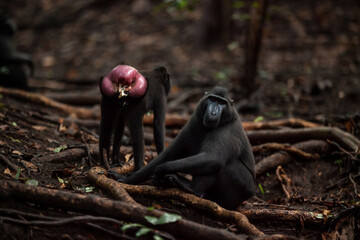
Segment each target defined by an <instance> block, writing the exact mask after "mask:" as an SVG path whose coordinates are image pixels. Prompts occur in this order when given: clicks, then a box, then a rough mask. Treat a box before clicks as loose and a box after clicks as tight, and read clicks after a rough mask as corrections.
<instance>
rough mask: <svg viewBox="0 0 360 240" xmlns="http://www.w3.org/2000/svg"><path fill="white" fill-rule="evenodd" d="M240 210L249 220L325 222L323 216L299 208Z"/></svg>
mask: <svg viewBox="0 0 360 240" xmlns="http://www.w3.org/2000/svg"><path fill="white" fill-rule="evenodd" d="M237 211H239V212H241V213H242V214H244V215H245V216H247V217H248V218H249V220H250V221H254V222H257V221H283V222H290V223H293V224H294V223H300V224H301V226H305V225H307V226H309V227H311V226H312V227H314V226H321V225H323V224H325V223H326V221H325V219H324V218H317V216H318V214H317V213H313V212H305V211H301V210H285V209H271V208H268V209H241V208H239V209H238V210H237Z"/></svg>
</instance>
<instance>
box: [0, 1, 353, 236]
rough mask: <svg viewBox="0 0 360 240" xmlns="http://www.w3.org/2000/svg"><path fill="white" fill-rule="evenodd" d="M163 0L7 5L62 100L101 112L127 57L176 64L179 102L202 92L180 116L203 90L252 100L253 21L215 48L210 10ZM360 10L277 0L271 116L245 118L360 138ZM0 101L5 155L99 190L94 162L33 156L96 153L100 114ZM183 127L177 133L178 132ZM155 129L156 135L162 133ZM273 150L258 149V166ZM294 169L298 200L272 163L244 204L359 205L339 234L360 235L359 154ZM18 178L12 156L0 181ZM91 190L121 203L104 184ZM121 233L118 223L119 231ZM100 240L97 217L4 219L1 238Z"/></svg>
mask: <svg viewBox="0 0 360 240" xmlns="http://www.w3.org/2000/svg"><path fill="white" fill-rule="evenodd" d="M160 3H161V1H147V0H136V1H112V0H110V1H96V0H94V1H85V0H79V1H70V0H61V1H60V0H43V1H25V2H23V1H19V0H18V1H3V2H1V3H0V9H2V10H3V11H4V12H5V13H7V14H8V15H9V16H11V17H12V18H13V19H14V20H15V21H16V23H17V25H18V31H17V32H16V34H15V37H14V42H16V45H17V49H18V50H20V51H23V52H27V53H30V54H31V55H32V58H33V61H34V64H35V76H34V77H33V78H31V79H30V80H29V85H30V88H31V91H33V92H36V93H40V94H44V95H46V96H50V97H51V96H53V97H54V98H55V97H56V96H59V95H65V96H66V94H69V93H78V94H79V93H80V94H82V93H84V94H88V95H90V96H93V98H94V99H95V101H93V102H92V103H90V104H86V106H85V107H86V108H89V109H93V110H94V111H99V104H98V101H97V102H96V99H99V97H100V93H99V92H98V79H99V77H100V76H103V75H105V74H106V73H107V72H108V71H110V70H111V69H112V68H113V67H114V66H116V65H118V64H121V63H126V64H129V65H132V66H134V67H136V68H138V69H151V68H154V67H155V66H159V65H162V66H165V67H166V68H167V70H168V71H169V73H170V75H171V80H172V84H173V86H172V89H171V93H170V96H169V106H170V105H171V102H172V101H174V100H176V99H177V98H178V97H179V96H181V94H183V93H184V92H192V93H190V94H189V97H188V98H186V99H185V100H184V101H182V102H180V104H173V105H171V107H169V109H168V112H169V113H178V114H180V115H183V116H189V115H190V114H191V113H192V112H193V110H194V108H195V105H196V103H197V101H198V100H199V99H200V98H201V96H202V94H203V92H205V91H207V90H208V89H210V88H211V87H212V86H214V85H224V86H227V87H228V88H230V90H231V92H232V94H233V98H234V100H235V103H239V102H240V101H242V100H244V96H243V95H242V94H241V85H239V82H240V80H239V79H240V76H241V74H242V73H243V67H242V66H243V65H244V56H245V54H244V53H245V50H244V39H245V34H246V31H245V30H244V27H245V24H244V22H241V21H240V20H237V21H235V24H234V25H235V29H234V30H233V32H232V38H231V40H230V41H229V42H227V43H219V44H216V45H212V46H210V47H203V46H199V45H198V44H197V43H196V36H197V31H198V27H199V26H198V20H199V18H200V10H199V7H195V9H194V10H193V11H189V10H183V11H179V10H174V9H170V8H165V9H160V10H156V9H154V8H155V7H156V6H158V5H159V4H160ZM359 13H360V2H359V1H335V0H332V1H316V2H314V1H308V0H306V1H290V2H289V1H284V0H281V1H276V3H275V2H274V3H273V2H271V4H270V8H269V12H268V15H269V16H268V19H267V22H266V26H265V28H264V36H263V44H262V49H261V54H260V61H259V76H258V78H257V79H256V81H257V83H258V84H259V86H260V87H259V91H258V92H257V93H256V94H257V97H256V98H255V99H256V104H257V105H258V106H259V109H258V110H259V111H257V112H250V113H248V112H240V113H241V114H242V118H243V120H244V121H253V120H255V119H259V116H261V117H263V119H264V120H271V119H283V118H288V117H297V118H302V119H306V120H309V121H313V122H317V123H319V124H323V125H325V126H335V127H339V128H340V129H342V130H344V131H347V132H350V133H351V134H354V135H355V136H357V137H360V130H359V129H360V128H359V126H360V113H359V106H360V77H359V70H360V29H359V26H360V14H359ZM239 89H240V90H239ZM0 97H1V98H0V132H1V134H0V153H1V154H2V155H3V156H5V157H6V158H7V159H8V160H10V161H11V162H12V163H14V164H16V165H17V166H20V167H21V168H22V169H23V173H24V174H26V175H27V176H28V177H29V178H31V179H35V180H36V181H37V182H38V186H42V187H46V188H50V189H63V190H64V191H71V192H80V193H84V194H90V193H85V188H86V187H90V186H93V184H92V183H91V182H89V181H88V179H87V171H88V170H89V169H90V167H89V159H87V158H86V157H85V158H83V159H77V160H76V161H69V162H59V163H49V162H44V163H40V164H39V163H36V164H34V162H32V160H33V159H34V158H36V157H39V156H46V155H50V154H56V151H61V150H62V149H61V148H60V147H61V146H65V147H64V148H66V149H69V148H73V147H79V146H81V147H83V148H86V145H88V144H93V143H98V135H99V125H98V120H96V119H93V120H91V121H93V122H92V123H93V124H84V122H80V121H75V120H74V117H75V116H69V115H68V114H66V113H64V112H62V111H60V110H57V109H55V108H52V107H47V106H44V105H43V104H39V103H36V102H32V101H28V100H23V99H20V98H17V97H14V96H10V95H6V94H2V95H0ZM55 99H56V98H55ZM70 104H72V103H71V101H70ZM73 105H79V104H78V103H73ZM80 105H81V103H80ZM83 105H85V104H83ZM71 119H72V120H71ZM172 130H174V129H168V130H167V135H168V136H169V137H170V132H171V131H172ZM146 131H150V132H151V129H149V128H147V130H146ZM127 137H128V136H127ZM127 144H129V141H127ZM146 147H147V149H148V150H149V149H153V144H151V143H147V146H146ZM270 153H271V152H265V153H261V154H259V155H257V156H256V161H260V159H262V158H264V157H265V156H267V155H269V154H270ZM351 154H352V155H351ZM354 156H355V157H354ZM94 157H95V158H96V157H97V156H94ZM283 169H284V171H285V172H286V174H287V176H288V177H290V179H291V184H292V189H293V191H292V192H293V195H292V196H291V198H290V199H287V198H286V197H285V194H284V191H283V190H282V187H281V184H280V182H279V180H278V178H277V176H276V174H275V170H272V171H269V172H267V173H266V174H262V175H260V176H257V179H256V184H257V186H261V187H262V189H263V190H261V189H260V187H259V188H257V190H256V196H255V197H253V198H251V199H249V200H248V201H247V203H245V204H244V206H242V207H243V208H244V209H251V208H259V209H263V208H282V209H285V208H286V209H293V210H295V209H296V210H303V211H310V212H316V213H323V214H324V215H323V217H327V215H326V213H327V211H330V212H331V213H332V214H334V215H335V214H339V213H341V212H343V211H347V210H348V209H351V208H353V209H354V212H353V213H352V215H349V217H348V218H347V219H345V220H344V221H343V223H342V225H341V226H340V227H339V228H338V229H337V230H338V232H337V236H336V237H337V239H360V235H359V229H360V222H359V216H360V215H359V206H360V201H359V200H360V194H359V191H360V185H359V179H360V168H359V158H358V156H357V155H356V153H350V154H347V153H344V152H343V151H341V150H339V149H337V150H336V151H334V152H333V153H332V154H330V155H324V156H321V159H320V160H317V161H308V160H306V161H304V160H301V159H297V160H296V161H294V162H291V163H290V164H288V165H286V166H283ZM15 175H16V171H14V170H13V169H11V168H9V166H8V164H6V163H5V162H3V161H1V160H0V179H1V180H12V181H20V180H15V178H16V177H15ZM20 179H21V181H23V180H24V179H22V178H21V177H20ZM63 180H64V181H66V182H65V183H64V182H62V181H63ZM0 192H1V191H0ZM91 194H97V195H100V196H104V197H109V198H111V197H110V196H109V195H108V194H107V193H105V192H103V191H102V190H101V189H98V188H95V190H93V192H91ZM0 199H1V198H0ZM135 200H137V201H138V202H140V203H143V204H144V205H146V206H151V205H152V206H155V207H156V208H159V209H163V210H164V211H170V212H175V213H180V214H181V215H182V216H183V217H184V218H187V219H190V220H193V221H195V222H199V223H203V224H206V225H209V226H214V227H221V228H224V229H228V230H229V231H234V232H236V233H238V234H239V232H237V230H236V229H235V230H234V229H233V227H232V226H231V225H229V224H227V223H223V222H219V221H217V220H216V219H215V220H214V219H213V218H211V217H209V216H204V215H203V214H202V213H201V212H200V211H198V210H193V209H189V208H187V207H185V206H184V205H183V204H182V203H176V202H173V203H170V204H169V202H167V201H165V200H164V201H162V200H159V199H157V200H154V199H146V198H145V199H144V198H143V199H135ZM0 208H1V209H5V208H6V209H18V210H22V211H24V212H33V213H38V214H39V213H41V214H42V215H44V216H56V217H65V216H74V215H78V213H74V212H66V211H62V210H59V209H48V208H42V207H41V206H37V205H34V204H29V203H24V202H15V201H14V202H7V201H5V202H4V201H0ZM1 209H0V216H1V215H2V212H1ZM350 216H351V217H350ZM252 223H253V224H254V225H255V226H256V227H258V228H259V229H260V230H261V231H263V232H264V233H266V234H284V235H287V236H290V237H294V238H304V239H333V238H332V237H330V236H328V235H327V233H328V232H329V231H330V230H333V229H334V227H333V226H332V225H331V224H326V225H324V226H322V227H319V226H315V227H313V226H307V225H305V226H304V225H303V223H302V224H301V221H299V222H298V223H297V224H295V225H294V224H293V223H289V222H286V221H282V220H281V219H279V221H266V219H265V220H262V221H255V222H252ZM109 228H112V229H113V230H114V229H115V230H116V227H114V226H109ZM115 230H114V231H115ZM117 230H118V229H117ZM118 231H119V230H118ZM127 236H128V237H131V238H132V237H133V236H134V235H133V234H131V233H130V234H128V235H127ZM147 237H150V238H151V236H147ZM175 237H176V236H175ZM99 238H101V239H103V238H104V239H112V238H113V235H103V232H102V231H100V230H96V229H93V228H89V226H87V225H86V224H78V225H76V226H73V225H65V226H52V227H41V226H35V227H26V226H23V225H15V224H4V223H2V225H0V239H99ZM334 239H335V238H334Z"/></svg>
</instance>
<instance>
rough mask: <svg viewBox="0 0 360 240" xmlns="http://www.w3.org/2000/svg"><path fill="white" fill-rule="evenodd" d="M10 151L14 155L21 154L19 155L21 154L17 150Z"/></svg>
mask: <svg viewBox="0 0 360 240" xmlns="http://www.w3.org/2000/svg"><path fill="white" fill-rule="evenodd" d="M12 153H13V154H16V155H19V156H21V155H23V154H22V153H21V152H19V151H18V150H14V151H12Z"/></svg>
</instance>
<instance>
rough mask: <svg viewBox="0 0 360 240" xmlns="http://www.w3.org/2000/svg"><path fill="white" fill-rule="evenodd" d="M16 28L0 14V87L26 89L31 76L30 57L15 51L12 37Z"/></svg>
mask: <svg viewBox="0 0 360 240" xmlns="http://www.w3.org/2000/svg"><path fill="white" fill-rule="evenodd" d="M15 31H16V26H15V23H14V22H13V21H11V20H10V19H8V18H7V17H6V16H5V15H3V14H2V13H0V85H2V86H5V87H12V88H21V89H28V84H27V79H28V77H29V76H32V75H33V72H34V65H33V62H32V60H31V57H30V56H29V55H27V54H25V53H22V52H18V51H16V48H15V45H14V42H13V38H12V37H13V35H14V33H15Z"/></svg>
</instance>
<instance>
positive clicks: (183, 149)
mask: <svg viewBox="0 0 360 240" xmlns="http://www.w3.org/2000/svg"><path fill="white" fill-rule="evenodd" d="M184 174H185V175H189V174H190V175H191V176H192V179H188V178H187V177H186V176H184ZM110 175H112V176H113V177H114V178H115V179H117V180H118V181H120V182H125V183H129V184H139V183H141V182H144V181H146V180H148V179H152V180H153V183H154V184H155V185H158V186H162V187H178V188H181V189H183V190H185V191H187V192H190V193H193V194H195V195H197V196H200V197H203V198H206V199H209V200H212V201H215V202H217V203H218V204H219V205H221V206H222V207H225V208H227V209H236V208H237V207H238V206H239V205H240V204H241V203H242V201H244V200H246V199H248V198H250V197H251V196H252V195H253V194H254V178H255V163H254V156H253V154H252V151H251V146H250V143H249V140H248V138H247V137H246V135H245V132H244V130H243V127H242V124H241V122H240V117H239V115H238V113H237V111H236V110H235V108H234V107H233V104H232V100H231V99H230V98H229V97H228V93H227V90H226V89H225V88H222V87H215V88H214V89H213V90H212V91H211V92H210V93H205V96H204V97H203V98H202V100H201V101H200V102H199V103H198V105H197V107H196V110H195V113H194V114H193V116H192V117H191V119H190V120H189V122H188V123H187V124H186V125H185V126H184V128H183V129H182V130H181V131H180V133H179V134H178V136H177V137H176V138H175V139H174V141H173V142H172V143H171V144H170V146H169V147H168V148H166V149H165V150H164V152H162V153H161V154H160V155H159V156H158V157H157V158H155V159H153V160H152V161H151V162H150V163H149V164H148V165H146V166H145V167H143V168H142V169H140V170H139V171H137V172H135V173H133V174H132V175H131V176H130V177H124V176H122V175H120V174H117V173H115V172H111V173H110Z"/></svg>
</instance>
